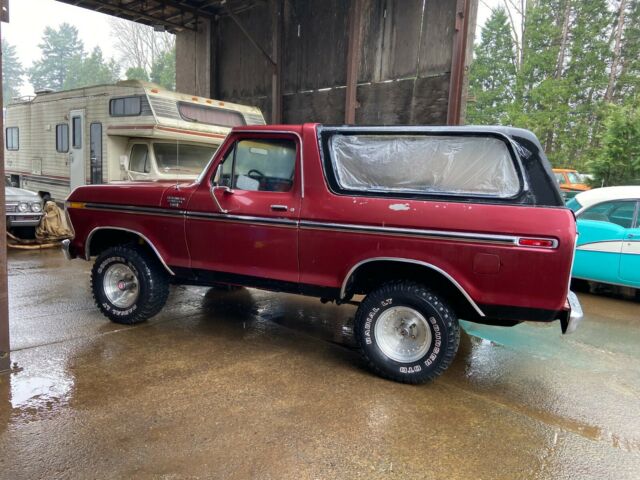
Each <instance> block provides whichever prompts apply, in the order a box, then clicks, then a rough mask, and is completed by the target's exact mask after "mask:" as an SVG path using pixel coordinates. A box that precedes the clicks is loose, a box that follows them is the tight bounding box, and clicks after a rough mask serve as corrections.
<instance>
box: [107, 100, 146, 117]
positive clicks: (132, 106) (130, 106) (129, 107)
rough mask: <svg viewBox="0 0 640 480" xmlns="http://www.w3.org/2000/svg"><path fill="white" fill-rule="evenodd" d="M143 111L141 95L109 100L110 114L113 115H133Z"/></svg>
mask: <svg viewBox="0 0 640 480" xmlns="http://www.w3.org/2000/svg"><path fill="white" fill-rule="evenodd" d="M141 112H142V103H141V102H140V97H139V96H136V97H122V98H112V99H111V101H109V114H110V115H111V116H112V117H133V116H136V115H140V113H141Z"/></svg>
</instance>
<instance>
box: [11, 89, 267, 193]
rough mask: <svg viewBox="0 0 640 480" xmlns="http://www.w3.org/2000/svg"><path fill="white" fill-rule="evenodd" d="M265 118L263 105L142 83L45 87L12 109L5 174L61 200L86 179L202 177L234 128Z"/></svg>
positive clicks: (15, 182)
mask: <svg viewBox="0 0 640 480" xmlns="http://www.w3.org/2000/svg"><path fill="white" fill-rule="evenodd" d="M264 123H265V121H264V117H263V116H262V113H261V112H260V110H259V109H258V108H254V107H248V106H244V105H237V104H233V103H228V102H221V101H218V100H212V99H209V98H202V97H195V96H192V95H185V94H182V93H176V92H170V91H167V90H164V89H162V88H161V87H158V86H157V85H153V84H150V83H146V82H139V81H123V82H119V83H117V84H115V85H98V86H93V87H86V88H79V89H75V90H68V91H63V92H40V93H38V94H37V95H36V96H35V97H34V98H31V99H27V100H22V101H17V102H16V103H13V104H11V105H9V106H7V108H6V117H5V127H6V129H5V172H6V175H7V176H8V177H9V179H10V181H11V183H12V184H13V185H14V186H17V187H21V188H25V189H28V190H31V191H34V192H38V193H39V194H40V195H41V196H42V197H43V198H47V197H50V198H53V199H55V200H58V201H63V200H64V199H65V198H66V197H67V195H68V194H69V193H70V192H71V190H73V189H74V188H75V187H77V186H80V185H87V184H100V183H108V182H112V181H118V180H142V179H148V180H156V179H177V178H181V179H185V178H195V177H197V175H198V174H199V173H200V172H201V170H202V169H203V168H204V166H205V165H206V163H207V162H208V161H209V159H210V158H211V157H212V155H213V153H214V152H215V151H216V149H217V148H218V146H219V145H220V144H221V143H222V142H223V140H224V138H225V137H226V135H227V134H228V133H229V131H230V130H231V128H232V127H234V126H238V125H252V124H253V125H257V124H259V125H264Z"/></svg>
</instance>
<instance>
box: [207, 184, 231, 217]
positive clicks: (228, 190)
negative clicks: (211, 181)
mask: <svg viewBox="0 0 640 480" xmlns="http://www.w3.org/2000/svg"><path fill="white" fill-rule="evenodd" d="M217 190H222V191H223V192H224V193H225V195H232V194H233V189H232V188H231V187H227V186H226V185H212V186H211V197H212V198H213V201H214V202H215V204H216V206H217V207H218V210H220V213H229V210H225V209H224V208H222V205H220V202H219V201H218V197H216V191H217Z"/></svg>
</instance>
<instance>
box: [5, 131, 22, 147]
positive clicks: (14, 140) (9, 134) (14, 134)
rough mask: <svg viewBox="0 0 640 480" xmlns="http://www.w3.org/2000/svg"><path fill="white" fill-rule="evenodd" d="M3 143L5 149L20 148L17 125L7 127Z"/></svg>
mask: <svg viewBox="0 0 640 480" xmlns="http://www.w3.org/2000/svg"><path fill="white" fill-rule="evenodd" d="M5 143H6V147H7V150H19V149H20V132H19V130H18V127H8V128H7V129H6V132H5Z"/></svg>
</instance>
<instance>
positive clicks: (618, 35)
mask: <svg viewBox="0 0 640 480" xmlns="http://www.w3.org/2000/svg"><path fill="white" fill-rule="evenodd" d="M626 8H627V1H626V0H620V4H619V5H618V21H617V22H616V24H615V25H614V34H613V36H614V38H615V43H614V45H613V60H612V61H611V69H610V71H609V83H608V84H607V90H606V92H605V94H604V100H605V101H606V102H611V100H612V99H613V92H614V89H615V84H616V81H617V79H618V74H619V72H618V67H619V65H620V56H621V53H622V32H623V30H624V28H625V15H626Z"/></svg>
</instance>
